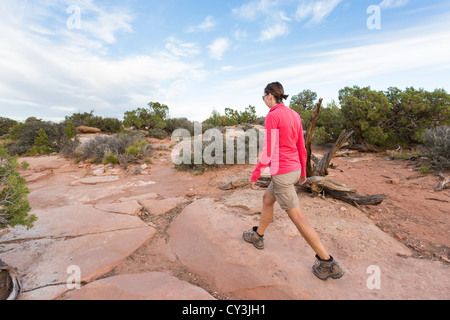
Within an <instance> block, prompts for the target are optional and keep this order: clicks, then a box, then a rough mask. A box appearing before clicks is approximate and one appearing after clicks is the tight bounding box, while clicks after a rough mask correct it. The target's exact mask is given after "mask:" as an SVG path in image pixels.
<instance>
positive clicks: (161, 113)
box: [123, 102, 169, 130]
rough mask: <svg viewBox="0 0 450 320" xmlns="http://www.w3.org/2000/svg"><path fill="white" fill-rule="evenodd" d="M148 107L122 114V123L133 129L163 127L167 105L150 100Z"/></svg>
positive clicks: (167, 109) (164, 125)
mask: <svg viewBox="0 0 450 320" xmlns="http://www.w3.org/2000/svg"><path fill="white" fill-rule="evenodd" d="M147 106H148V108H138V109H136V110H133V111H127V112H125V114H124V120H123V125H124V126H125V127H134V128H135V129H138V130H140V129H150V130H151V129H164V128H166V126H167V124H166V122H165V120H166V118H167V115H168V114H169V107H168V106H167V105H165V104H161V103H159V102H150V103H149V104H148V105H147Z"/></svg>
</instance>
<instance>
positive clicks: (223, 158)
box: [175, 130, 264, 174]
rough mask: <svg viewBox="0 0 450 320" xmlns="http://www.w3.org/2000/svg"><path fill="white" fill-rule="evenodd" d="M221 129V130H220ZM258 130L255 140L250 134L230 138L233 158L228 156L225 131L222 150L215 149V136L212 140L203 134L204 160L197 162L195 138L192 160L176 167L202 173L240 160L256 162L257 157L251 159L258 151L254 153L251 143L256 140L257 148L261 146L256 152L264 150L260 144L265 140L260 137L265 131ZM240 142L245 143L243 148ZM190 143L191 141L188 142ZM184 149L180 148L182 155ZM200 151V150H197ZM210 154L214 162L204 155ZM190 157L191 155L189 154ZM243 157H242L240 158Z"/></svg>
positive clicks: (191, 144) (191, 143)
mask: <svg viewBox="0 0 450 320" xmlns="http://www.w3.org/2000/svg"><path fill="white" fill-rule="evenodd" d="M219 131H220V130H219ZM255 131H256V135H255V136H254V140H253V141H252V139H253V138H252V139H251V138H250V137H249V136H245V137H244V138H243V139H242V138H241V139H242V140H239V139H240V138H238V137H232V138H230V137H229V138H228V139H229V143H233V153H234V155H233V157H232V158H231V156H230V155H228V156H229V158H227V140H226V139H227V138H226V135H225V134H224V133H222V141H223V145H222V150H220V148H218V149H215V148H214V147H216V143H215V138H214V139H211V140H212V141H206V140H205V137H204V136H203V140H202V141H201V155H202V161H201V163H195V162H196V161H195V152H196V151H197V150H196V149H195V141H194V139H191V142H190V150H191V154H190V158H189V160H190V161H185V162H187V163H180V164H175V168H176V169H178V170H192V171H193V172H194V174H201V173H203V172H204V171H205V170H206V169H207V168H209V167H211V168H213V167H217V168H220V167H224V166H226V165H233V164H237V163H238V161H239V162H241V161H243V162H244V163H246V164H248V163H250V160H253V161H254V164H256V162H257V159H256V158H255V159H251V158H250V157H251V156H256V153H255V154H254V153H253V152H255V150H252V149H251V148H250V143H251V142H252V143H254V142H255V141H256V148H259V149H261V150H259V149H257V150H256V152H257V151H258V150H259V151H262V145H261V144H260V142H263V141H264V139H263V138H264V137H260V134H264V133H263V132H261V131H259V130H255ZM239 141H240V143H243V147H244V148H243V150H239V147H240V144H239ZM188 143H189V142H188ZM220 151H222V152H221V153H220V154H216V152H220ZM241 151H243V152H242V155H241V154H239V152H241ZM183 152H184V150H180V157H181V156H182V155H183ZM197 152H198V151H197ZM205 155H208V156H211V158H212V159H214V160H216V161H214V163H207V162H206V160H205V158H204V156H205ZM188 157H189V155H188ZM239 157H242V158H239ZM238 158H239V159H238Z"/></svg>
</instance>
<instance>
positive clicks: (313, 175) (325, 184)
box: [302, 99, 387, 209]
mask: <svg viewBox="0 0 450 320" xmlns="http://www.w3.org/2000/svg"><path fill="white" fill-rule="evenodd" d="M322 102H323V99H320V100H319V102H318V103H317V106H316V110H315V111H314V113H313V115H312V117H311V122H310V124H309V127H308V131H307V133H306V139H305V147H306V153H307V157H308V158H307V162H306V173H307V176H308V177H309V178H308V180H307V182H306V183H305V184H304V185H303V186H302V188H305V189H307V190H310V191H311V192H312V193H313V195H314V194H315V195H318V194H320V193H322V195H323V196H325V194H327V195H330V196H332V197H333V198H336V199H338V200H342V201H345V202H348V203H350V204H352V205H354V206H355V207H358V208H359V209H361V208H360V207H359V206H360V205H378V204H380V203H381V202H383V200H384V199H386V197H387V196H386V195H384V194H380V195H373V196H362V195H359V194H358V193H357V191H356V190H355V189H354V188H351V187H347V186H346V185H344V184H342V183H339V182H335V181H332V180H330V179H328V178H325V176H327V175H328V167H329V166H330V161H331V159H333V157H334V156H335V155H336V153H337V152H338V151H339V149H340V148H342V146H343V145H344V143H345V142H346V141H347V139H348V138H350V136H351V135H352V134H353V133H354V132H353V131H351V132H347V131H346V130H344V131H343V132H342V133H341V135H340V136H339V139H338V140H337V141H336V143H335V144H334V145H333V147H332V148H331V149H330V151H329V152H328V153H327V154H326V155H324V156H323V158H322V159H321V160H320V161H318V162H316V163H315V164H314V166H313V165H312V163H311V160H312V158H313V155H312V149H311V144H312V136H313V132H314V127H315V126H316V122H317V119H318V118H319V114H320V110H321V107H322Z"/></svg>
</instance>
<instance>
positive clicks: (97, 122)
mask: <svg viewBox="0 0 450 320" xmlns="http://www.w3.org/2000/svg"><path fill="white" fill-rule="evenodd" d="M68 122H72V123H73V125H74V127H75V128H77V127H79V126H87V127H94V128H98V129H100V130H102V132H107V133H119V132H121V131H122V122H121V121H120V120H118V119H115V118H103V117H99V116H94V111H91V112H89V113H87V112H84V113H74V114H72V115H71V116H68V117H66V118H65V121H64V123H63V126H66V125H67V123H68Z"/></svg>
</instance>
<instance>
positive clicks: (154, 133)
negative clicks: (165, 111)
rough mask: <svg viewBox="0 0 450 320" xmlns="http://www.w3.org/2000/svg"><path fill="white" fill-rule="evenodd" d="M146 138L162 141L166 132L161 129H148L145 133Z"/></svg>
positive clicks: (165, 136)
mask: <svg viewBox="0 0 450 320" xmlns="http://www.w3.org/2000/svg"><path fill="white" fill-rule="evenodd" d="M147 137H149V138H155V139H159V140H162V139H165V138H167V132H166V131H165V130H163V129H150V130H148V132H147Z"/></svg>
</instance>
